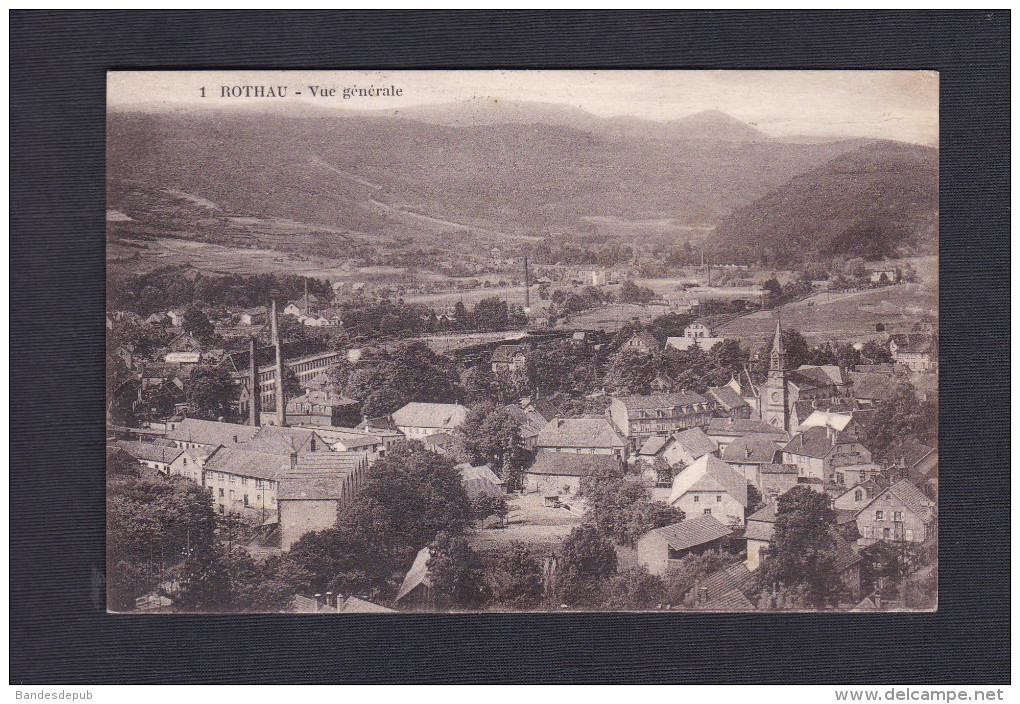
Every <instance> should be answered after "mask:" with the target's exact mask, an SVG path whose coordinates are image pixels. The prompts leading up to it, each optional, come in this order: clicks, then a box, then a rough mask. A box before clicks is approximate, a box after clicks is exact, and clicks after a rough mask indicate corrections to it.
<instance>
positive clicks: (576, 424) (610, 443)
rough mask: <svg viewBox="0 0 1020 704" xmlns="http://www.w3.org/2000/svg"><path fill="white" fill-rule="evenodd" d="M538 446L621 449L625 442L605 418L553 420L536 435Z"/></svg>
mask: <svg viewBox="0 0 1020 704" xmlns="http://www.w3.org/2000/svg"><path fill="white" fill-rule="evenodd" d="M538 446H539V447H585V448H623V447H626V446H627V441H626V440H624V439H623V438H622V437H621V436H620V434H619V433H618V432H616V429H615V428H613V425H612V424H611V423H610V422H609V421H608V420H606V419H605V418H554V419H553V420H551V421H549V422H548V423H546V425H545V427H544V428H542V431H541V432H540V433H539V434H538Z"/></svg>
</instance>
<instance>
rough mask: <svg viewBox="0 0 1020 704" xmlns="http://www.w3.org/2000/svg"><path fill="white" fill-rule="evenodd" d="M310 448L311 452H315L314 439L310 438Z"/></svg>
mask: <svg viewBox="0 0 1020 704" xmlns="http://www.w3.org/2000/svg"><path fill="white" fill-rule="evenodd" d="M310 447H311V448H312V452H315V438H312V443H311V445H310Z"/></svg>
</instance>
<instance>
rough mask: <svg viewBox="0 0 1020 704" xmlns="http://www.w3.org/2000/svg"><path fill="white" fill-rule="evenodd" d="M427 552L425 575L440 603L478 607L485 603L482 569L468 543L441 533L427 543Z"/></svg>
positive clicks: (485, 587)
mask: <svg viewBox="0 0 1020 704" xmlns="http://www.w3.org/2000/svg"><path fill="white" fill-rule="evenodd" d="M429 553H430V556H429V561H428V575H429V579H431V581H432V588H433V590H434V591H435V594H436V597H437V600H438V601H439V602H440V603H441V604H445V605H447V606H479V605H480V604H483V603H484V602H485V600H486V598H487V597H488V589H487V585H486V583H485V568H484V565H483V564H482V560H481V558H480V557H479V556H478V554H477V553H476V552H475V551H474V550H472V549H471V546H470V545H469V544H468V542H467V540H465V539H464V538H463V537H461V536H451V535H450V534H448V533H446V532H441V533H439V535H437V536H436V538H435V539H434V540H433V541H432V542H431V543H430V544H429Z"/></svg>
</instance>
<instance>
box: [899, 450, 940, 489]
mask: <svg viewBox="0 0 1020 704" xmlns="http://www.w3.org/2000/svg"><path fill="white" fill-rule="evenodd" d="M892 454H893V466H892V470H893V471H895V472H897V473H898V474H900V475H901V476H906V477H907V478H908V479H910V481H912V482H913V483H914V485H915V486H919V487H923V486H925V484H926V483H927V482H929V481H931V480H932V479H935V480H936V481H937V480H938V474H939V454H938V452H937V451H936V450H935V449H934V448H932V447H928V446H927V445H924V444H922V443H919V442H917V441H916V440H907V441H906V442H904V443H903V444H901V445H899V446H898V447H896V448H895V449H894V450H893V451H892Z"/></svg>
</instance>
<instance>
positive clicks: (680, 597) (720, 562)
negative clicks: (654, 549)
mask: <svg viewBox="0 0 1020 704" xmlns="http://www.w3.org/2000/svg"><path fill="white" fill-rule="evenodd" d="M737 560H738V558H737V557H736V556H735V555H731V554H730V553H727V552H722V551H720V550H709V551H707V552H703V553H701V554H700V555H693V554H688V555H684V556H683V557H682V558H680V560H678V561H675V562H673V563H671V564H670V566H669V568H668V569H667V570H666V572H665V573H664V574H663V575H662V583H663V599H664V601H665V602H666V603H667V604H669V605H670V606H680V605H682V604H687V605H692V604H693V595H692V594H691V589H693V588H694V586H695V585H696V584H697V583H698V582H699V581H700V580H701V579H703V578H704V577H706V576H707V575H710V574H712V573H713V572H717V571H719V570H721V569H723V568H724V567H726V566H727V565H731V564H733V563H734V562H737Z"/></svg>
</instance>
